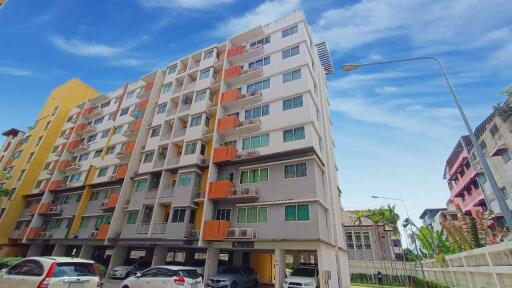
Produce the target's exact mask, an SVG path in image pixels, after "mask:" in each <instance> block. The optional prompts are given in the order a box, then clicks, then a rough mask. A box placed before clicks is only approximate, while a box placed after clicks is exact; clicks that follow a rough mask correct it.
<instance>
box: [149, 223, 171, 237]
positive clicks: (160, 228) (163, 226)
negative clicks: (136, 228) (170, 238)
mask: <svg viewBox="0 0 512 288" xmlns="http://www.w3.org/2000/svg"><path fill="white" fill-rule="evenodd" d="M166 230H167V222H159V223H153V227H152V228H151V232H152V233H155V234H165V232H166Z"/></svg>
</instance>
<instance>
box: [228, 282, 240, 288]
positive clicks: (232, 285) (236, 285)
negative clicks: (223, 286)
mask: <svg viewBox="0 0 512 288" xmlns="http://www.w3.org/2000/svg"><path fill="white" fill-rule="evenodd" d="M236 287H238V283H236V281H233V283H231V285H230V286H229V288H236Z"/></svg>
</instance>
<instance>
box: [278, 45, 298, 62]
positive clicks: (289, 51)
mask: <svg viewBox="0 0 512 288" xmlns="http://www.w3.org/2000/svg"><path fill="white" fill-rule="evenodd" d="M299 53H300V51H299V46H295V47H292V48H288V49H284V50H283V51H282V56H283V59H286V58H290V57H293V56H295V55H299Z"/></svg>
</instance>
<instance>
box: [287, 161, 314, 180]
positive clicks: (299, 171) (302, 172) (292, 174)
mask: <svg viewBox="0 0 512 288" xmlns="http://www.w3.org/2000/svg"><path fill="white" fill-rule="evenodd" d="M306 176H308V172H307V165H306V163H298V164H291V165H284V178H285V179H289V178H298V177H306Z"/></svg>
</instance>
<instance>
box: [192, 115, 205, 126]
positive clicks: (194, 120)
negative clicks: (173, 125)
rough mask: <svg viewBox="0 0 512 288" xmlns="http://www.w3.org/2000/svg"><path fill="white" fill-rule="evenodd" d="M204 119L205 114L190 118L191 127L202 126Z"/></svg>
mask: <svg viewBox="0 0 512 288" xmlns="http://www.w3.org/2000/svg"><path fill="white" fill-rule="evenodd" d="M202 119H203V114H199V115H195V116H192V117H191V118H190V124H189V127H195V126H199V125H201V120H202Z"/></svg>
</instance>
